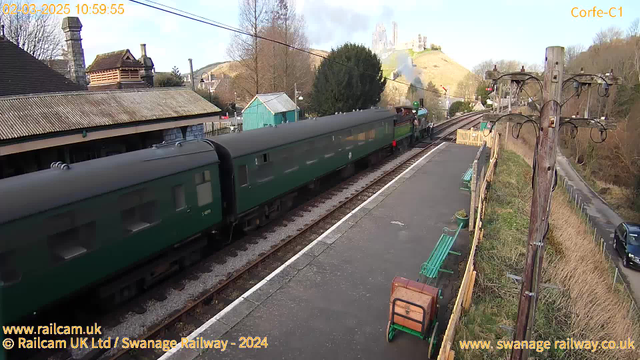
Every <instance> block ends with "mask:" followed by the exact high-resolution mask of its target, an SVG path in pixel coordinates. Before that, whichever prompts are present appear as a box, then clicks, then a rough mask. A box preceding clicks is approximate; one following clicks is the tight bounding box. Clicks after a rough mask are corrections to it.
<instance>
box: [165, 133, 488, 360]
mask: <svg viewBox="0 0 640 360" xmlns="http://www.w3.org/2000/svg"><path fill="white" fill-rule="evenodd" d="M477 151H478V148H477V147H472V146H465V145H456V144H452V143H443V144H441V145H439V146H438V147H437V148H435V149H433V150H432V151H431V152H430V153H428V154H427V155H426V156H425V157H423V158H422V160H420V161H419V162H417V163H416V164H415V165H414V166H413V167H412V168H410V169H409V170H407V171H406V172H405V173H403V174H402V175H400V176H399V177H398V178H396V179H395V180H394V181H393V182H392V183H390V184H388V185H387V187H385V188H383V189H382V190H381V191H380V192H378V193H377V194H376V195H374V196H373V197H372V198H371V199H369V200H368V201H367V202H365V203H364V204H362V205H361V206H360V207H359V208H357V209H355V210H354V211H352V212H351V213H350V214H349V215H347V216H346V217H345V218H344V219H342V220H340V222H338V223H337V224H336V225H335V226H333V227H332V228H331V229H329V230H328V231H327V232H326V233H324V234H322V235H321V236H320V237H319V238H318V239H317V240H316V241H314V242H313V243H312V244H310V245H309V246H308V247H307V248H305V249H304V250H303V251H301V252H300V253H299V254H297V255H296V256H295V257H294V258H293V259H291V260H290V261H289V262H287V263H286V264H284V265H283V266H282V267H281V268H279V269H278V270H276V271H275V272H274V273H272V274H271V275H269V277H267V278H266V279H265V280H263V281H262V282H261V283H259V284H257V285H256V286H255V287H254V288H252V289H251V290H249V291H248V292H247V293H246V294H244V295H243V296H242V297H241V298H239V299H238V300H237V301H236V302H234V303H232V304H231V305H229V307H227V308H226V309H224V310H223V311H222V312H220V313H219V314H218V315H216V317H214V318H213V319H211V320H209V321H208V322H207V323H205V324H204V325H203V326H201V327H200V328H199V329H197V330H196V331H195V332H194V333H192V334H191V335H190V336H189V338H190V339H195V340H197V339H199V338H202V339H205V340H215V339H219V340H228V343H227V345H226V350H225V351H221V349H208V350H202V349H187V348H185V347H181V348H174V349H172V350H171V351H169V352H167V353H165V354H164V355H163V356H162V357H161V359H162V360H166V359H169V358H171V359H172V360H176V359H181V360H186V359H189V360H190V359H196V358H197V359H199V360H210V359H344V358H350V359H351V358H366V359H390V358H393V359H415V358H422V359H426V358H427V351H428V347H429V343H428V342H427V341H424V340H420V339H419V338H417V337H415V336H412V335H409V334H406V333H403V332H397V333H396V336H395V337H394V339H393V341H392V342H391V343H388V342H387V341H386V339H385V337H386V327H387V321H388V313H389V297H390V291H391V282H392V280H393V278H394V277H395V276H403V277H406V278H409V279H412V280H417V279H418V273H419V271H420V266H421V265H422V263H423V262H425V261H426V260H427V258H428V257H429V254H430V253H431V251H432V250H433V248H434V247H435V245H436V243H437V241H438V239H439V237H440V235H441V233H442V228H443V227H445V226H447V227H450V228H455V227H456V225H455V221H454V218H453V215H454V213H455V212H456V211H458V210H460V209H465V211H467V213H468V212H469V202H470V194H469V192H467V191H464V190H461V189H460V187H461V185H462V183H461V176H462V174H463V173H464V172H465V171H466V170H467V169H468V168H469V166H470V165H471V164H472V162H473V159H474V157H475V155H476V153H477ZM453 250H455V251H459V252H461V253H462V254H463V255H462V256H456V255H449V256H448V258H447V260H446V261H445V263H444V265H443V268H445V269H450V270H453V271H454V274H447V273H443V274H442V275H441V276H440V278H441V279H440V280H439V283H438V287H440V288H442V289H443V297H444V298H443V299H439V304H441V306H440V309H439V312H438V321H439V325H438V332H439V333H440V334H439V338H440V339H441V338H442V335H443V333H444V330H445V329H446V325H447V323H448V320H449V314H450V312H451V309H450V307H449V306H447V304H448V303H449V302H451V303H452V302H453V301H452V299H454V298H455V296H456V294H457V289H458V287H459V283H460V279H459V277H460V273H461V271H460V270H462V271H464V263H465V261H466V254H468V252H469V232H468V230H461V231H460V234H459V235H458V238H457V240H456V243H455V244H454V246H453ZM241 337H252V338H254V339H256V340H257V338H261V339H262V338H265V337H266V338H267V343H268V346H267V347H266V348H260V349H246V348H240V347H239V346H240V344H241V340H240V338H241Z"/></svg>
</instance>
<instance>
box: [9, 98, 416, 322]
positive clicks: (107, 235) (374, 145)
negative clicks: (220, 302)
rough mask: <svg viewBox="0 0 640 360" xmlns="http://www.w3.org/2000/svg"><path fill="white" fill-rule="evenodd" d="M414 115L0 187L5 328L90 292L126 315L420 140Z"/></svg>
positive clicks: (218, 141)
mask: <svg viewBox="0 0 640 360" xmlns="http://www.w3.org/2000/svg"><path fill="white" fill-rule="evenodd" d="M415 119H416V116H415V115H413V114H407V113H404V112H402V111H400V112H398V111H392V110H387V109H370V110H362V111H354V112H351V113H344V114H336V115H332V116H327V117H322V118H316V119H308V120H304V121H299V122H295V123H289V124H283V125H278V126H277V127H270V128H262V129H256V130H251V131H246V132H242V133H234V134H228V135H222V136H217V137H215V138H211V139H205V140H198V141H185V142H177V143H175V144H160V145H157V146H154V147H153V148H150V149H145V150H140V151H135V152H130V153H125V154H120V155H115V156H110V157H106V158H100V159H96V160H91V161H86V162H80V163H77V164H72V165H67V164H62V163H54V164H52V168H51V169H48V170H44V171H38V172H34V173H29V174H25V175H21V176H16V177H11V178H7V179H3V180H0V194H2V207H1V208H0V306H1V312H0V323H2V324H12V323H16V322H19V321H23V320H25V319H26V318H28V317H29V316H30V315H32V314H34V312H37V311H40V310H42V309H44V308H46V307H47V306H49V305H50V304H53V303H56V302H58V301H60V300H63V299H65V298H68V297H69V296H71V295H76V294H79V293H83V292H86V291H89V290H90V291H91V292H92V293H93V294H96V295H97V296H98V298H99V299H101V301H104V302H106V303H108V304H118V303H121V302H123V301H126V300H128V299H130V298H131V297H133V296H134V295H135V294H137V293H139V292H140V291H141V290H142V289H144V288H148V287H149V286H151V285H153V284H154V283H155V282H157V281H160V280H161V279H162V278H163V277H164V276H166V274H168V273H171V272H173V271H177V270H179V269H181V268H184V267H186V266H189V265H190V264H191V263H193V262H195V261H197V260H199V257H200V256H201V254H202V249H203V248H204V247H205V246H207V244H208V243H210V242H211V241H212V239H213V238H215V237H212V236H209V234H211V233H212V232H218V233H220V232H221V231H222V229H227V230H229V229H232V230H231V231H233V229H237V230H244V231H249V230H252V229H255V228H257V227H259V226H261V225H264V224H265V223H267V222H268V221H269V220H271V219H273V218H275V217H277V216H278V215H280V214H281V213H283V212H285V211H286V210H287V209H289V208H290V207H291V206H292V204H293V199H294V198H295V196H296V194H297V192H298V190H299V189H300V188H302V187H305V186H309V185H310V184H313V183H314V181H315V180H316V179H318V178H320V177H323V176H326V175H328V174H331V173H334V172H336V171H338V172H340V173H344V174H345V175H349V174H350V172H352V168H353V165H354V163H355V162H356V161H358V160H363V161H364V160H367V161H373V162H375V161H377V160H379V159H381V158H382V157H383V156H385V154H386V153H388V152H389V150H392V149H393V147H394V146H397V145H398V144H399V143H411V142H412V141H415V139H416V138H417V134H418V129H417V127H416V126H415V121H413V120H415Z"/></svg>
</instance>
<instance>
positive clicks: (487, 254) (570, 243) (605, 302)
mask: <svg viewBox="0 0 640 360" xmlns="http://www.w3.org/2000/svg"><path fill="white" fill-rule="evenodd" d="M522 135H524V136H522ZM522 135H521V139H520V140H518V141H514V140H513V139H511V141H508V143H507V144H505V146H504V149H505V150H503V151H502V154H501V157H500V159H499V162H498V164H499V165H498V169H497V171H496V176H495V178H494V182H493V184H492V186H491V190H490V194H489V202H488V204H487V210H486V213H485V220H484V223H485V232H484V234H485V237H484V240H483V241H482V242H481V243H480V244H479V247H478V252H477V255H476V268H477V271H478V276H477V278H476V286H475V290H474V295H473V305H472V308H471V310H470V311H469V312H468V313H466V314H465V315H464V316H463V317H462V319H461V321H460V325H459V327H458V331H457V334H456V340H493V341H494V344H495V341H497V340H512V336H513V334H512V333H511V332H510V331H508V330H507V329H508V327H513V325H514V320H515V315H516V313H517V300H518V294H519V290H520V285H519V284H516V283H515V282H514V281H512V280H510V279H508V278H507V277H506V275H507V273H511V274H515V275H522V272H523V265H524V256H525V252H526V247H525V244H526V236H527V229H528V225H529V207H530V201H531V167H530V166H531V165H530V164H531V159H532V152H531V149H532V148H533V141H534V140H533V139H532V136H527V135H525V130H523V134H522ZM529 135H533V133H532V134H529ZM506 149H509V150H511V151H507V150H506ZM517 154H521V155H522V157H520V156H518V155H517ZM592 237H593V232H592V230H591V229H590V228H589V227H588V226H587V225H586V224H585V222H584V220H583V219H582V218H581V216H580V215H579V214H578V212H576V210H575V209H574V208H573V207H572V205H570V202H569V200H568V196H567V195H566V193H565V192H564V191H563V189H562V188H561V187H560V188H558V191H556V192H555V193H554V195H553V201H552V210H551V218H550V232H549V234H548V237H547V240H548V241H547V247H546V252H545V265H544V272H543V282H544V283H549V284H553V285H556V286H559V287H560V288H561V289H560V290H557V289H543V290H542V291H541V294H540V298H539V301H538V307H537V313H536V326H535V332H534V334H533V336H532V338H533V339H535V340H551V341H552V342H553V341H554V340H564V339H566V338H569V337H571V338H574V339H576V340H594V341H602V340H615V341H616V342H619V341H622V340H626V339H627V338H631V339H633V340H636V342H638V341H639V340H640V326H639V323H638V321H637V318H636V317H630V316H629V314H630V311H629V310H630V306H631V305H630V301H629V297H628V295H627V293H626V292H625V291H624V289H623V288H622V285H620V284H618V285H616V286H613V284H612V280H613V279H612V278H613V267H612V266H611V265H610V264H609V262H608V261H607V260H606V259H605V258H604V257H603V256H602V253H601V250H600V249H599V247H598V245H597V244H596V243H594V242H593V239H592ZM456 346H457V343H456ZM638 348H639V349H640V346H638ZM455 350H456V358H460V359H503V358H507V357H508V355H509V354H508V352H507V351H504V350H503V351H497V350H491V351H487V350H484V351H481V350H473V351H471V350H464V351H463V350H460V349H459V347H457V348H456V349H455ZM536 356H537V358H538V359H603V358H606V359H638V358H640V351H638V350H602V349H600V350H598V351H596V352H590V351H586V350H558V349H556V350H555V351H554V350H553V349H552V350H550V351H547V352H543V353H535V352H532V353H531V354H530V358H535V357H536Z"/></svg>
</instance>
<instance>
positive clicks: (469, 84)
mask: <svg viewBox="0 0 640 360" xmlns="http://www.w3.org/2000/svg"><path fill="white" fill-rule="evenodd" d="M479 82H480V79H479V78H478V76H477V75H476V74H474V73H468V74H467V75H465V76H464V77H463V78H462V80H460V81H459V82H458V86H456V93H457V95H458V96H461V97H463V98H464V100H465V101H471V100H473V97H474V95H475V93H476V88H477V87H478V83H479Z"/></svg>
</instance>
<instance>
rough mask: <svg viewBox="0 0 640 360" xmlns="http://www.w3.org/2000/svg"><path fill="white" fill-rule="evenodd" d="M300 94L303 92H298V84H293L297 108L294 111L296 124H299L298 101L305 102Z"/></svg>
mask: <svg viewBox="0 0 640 360" xmlns="http://www.w3.org/2000/svg"><path fill="white" fill-rule="evenodd" d="M300 94H301V92H300V91H298V84H297V83H294V84H293V98H294V100H295V104H296V108H295V109H294V110H293V111H294V113H295V120H294V122H298V100H304V98H303V97H302V96H301V95H300Z"/></svg>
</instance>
